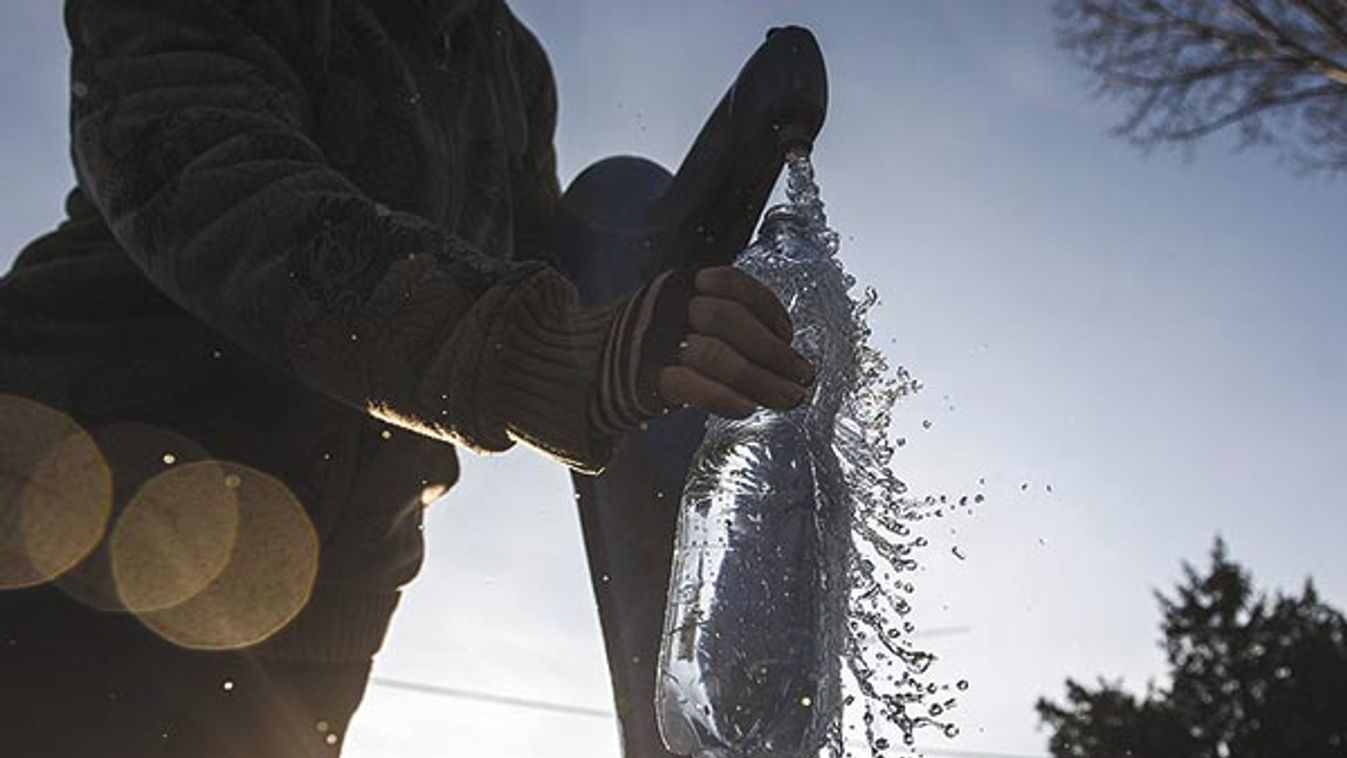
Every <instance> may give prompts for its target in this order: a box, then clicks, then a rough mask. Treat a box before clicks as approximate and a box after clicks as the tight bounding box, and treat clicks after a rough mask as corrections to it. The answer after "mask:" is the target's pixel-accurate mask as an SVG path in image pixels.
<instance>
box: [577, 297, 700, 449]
mask: <svg viewBox="0 0 1347 758" xmlns="http://www.w3.org/2000/svg"><path fill="white" fill-rule="evenodd" d="M691 296H692V275H691V273H690V272H688V271H684V270H673V271H666V272H664V273H662V274H660V275H659V276H657V277H655V279H654V280H652V281H651V282H650V284H648V285H646V286H645V287H644V288H642V289H641V291H640V292H638V293H636V295H635V296H633V297H632V298H631V299H630V300H629V301H627V304H626V305H625V306H624V307H623V308H622V310H621V311H619V312H618V314H617V317H616V318H615V319H614V320H613V326H612V330H611V332H610V333H609V335H608V340H607V342H606V344H605V345H604V350H603V361H602V365H601V367H600V373H599V390H598V394H597V396H596V402H595V403H594V404H593V405H592V406H591V413H590V424H591V425H592V426H593V427H594V428H595V429H597V430H599V431H600V432H601V433H604V434H620V433H622V432H624V431H629V430H631V429H635V428H637V427H639V426H640V425H641V424H642V423H644V422H646V421H648V420H650V419H651V418H654V417H655V416H658V415H660V414H662V413H664V412H665V411H667V410H668V409H669V406H668V404H667V403H666V402H665V401H664V399H663V398H662V397H660V394H659V381H658V377H659V372H660V370H661V369H663V368H664V367H666V366H672V365H675V364H676V363H677V362H678V346H679V343H680V342H681V341H682V340H683V339H684V337H685V336H686V334H687V330H688V324H687V306H688V300H689V298H691Z"/></svg>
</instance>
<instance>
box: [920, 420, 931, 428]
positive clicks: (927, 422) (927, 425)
mask: <svg viewBox="0 0 1347 758" xmlns="http://www.w3.org/2000/svg"><path fill="white" fill-rule="evenodd" d="M932 426H934V425H933V424H932V423H931V420H930V419H928V418H927V419H922V420H921V428H922V429H930V428H931V427H932Z"/></svg>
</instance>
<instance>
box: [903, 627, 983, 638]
mask: <svg viewBox="0 0 1347 758" xmlns="http://www.w3.org/2000/svg"><path fill="white" fill-rule="evenodd" d="M971 631H973V627H971V626H968V625H967V624H963V625H960V626H933V627H931V628H930V629H918V630H917V631H915V632H912V633H911V634H910V635H908V636H909V637H950V636H953V635H956V634H968V633H969V632H971Z"/></svg>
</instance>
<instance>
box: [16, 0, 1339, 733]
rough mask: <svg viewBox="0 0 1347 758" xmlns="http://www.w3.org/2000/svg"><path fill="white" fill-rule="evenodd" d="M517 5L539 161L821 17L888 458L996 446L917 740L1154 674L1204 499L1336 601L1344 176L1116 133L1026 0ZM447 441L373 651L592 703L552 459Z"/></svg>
mask: <svg viewBox="0 0 1347 758" xmlns="http://www.w3.org/2000/svg"><path fill="white" fill-rule="evenodd" d="M57 5H58V4H56V3H50V2H41V3H39V2H36V1H35V0H25V1H24V2H19V3H7V4H5V5H4V7H3V8H0V43H2V44H0V62H3V67H2V68H0V71H2V72H3V73H0V102H3V104H4V109H3V112H4V114H5V115H4V118H3V119H0V158H3V165H4V166H5V169H6V171H5V180H4V181H3V182H0V198H2V199H3V202H0V261H8V260H9V257H10V256H12V254H13V253H14V252H17V250H18V248H19V246H20V245H21V244H22V243H23V242H24V241H25V240H27V239H28V238H30V237H32V236H33V235H35V234H37V233H39V232H40V231H42V230H44V229H46V228H48V227H49V226H50V225H51V224H52V223H53V222H54V221H55V220H56V219H57V218H58V214H59V210H60V201H61V199H62V197H63V195H64V191H65V190H66V189H67V187H68V185H69V183H70V170H69V168H68V165H67V160H66V146H65V115H64V108H65V92H66V84H65V72H64V55H65V46H64V42H63V37H62V35H61V30H60V27H59V12H58V9H57ZM512 6H513V7H514V8H515V9H516V12H517V13H518V14H519V15H520V16H521V17H522V18H523V19H524V20H525V22H526V23H528V24H529V25H530V26H532V27H533V29H534V30H535V31H536V32H537V34H538V36H539V37H540V38H541V39H542V41H543V43H544V45H545V46H546V47H547V49H548V51H549V53H550V55H551V59H552V62H553V65H554V68H555V69H556V73H557V78H558V83H559V88H560V98H561V116H560V129H559V134H558V148H559V154H560V160H561V171H562V177H563V180H566V179H569V178H570V177H572V176H574V175H575V174H576V173H577V172H578V171H579V170H581V169H582V168H584V167H585V166H586V165H588V164H589V163H591V162H592V161H594V160H597V159H599V158H602V157H605V156H607V155H611V154H614V153H634V154H640V155H645V156H649V157H652V158H654V159H656V160H658V161H660V162H662V163H664V164H666V165H669V166H671V167H672V166H675V165H676V164H677V163H678V161H679V160H680V159H681V157H682V155H683V153H684V152H685V151H686V149H687V146H688V144H689V142H690V141H691V138H692V136H693V135H694V134H695V132H696V130H697V128H698V127H700V125H701V123H702V121H703V119H704V118H705V116H706V114H707V113H708V112H709V110H710V109H711V107H712V106H713V105H714V104H715V102H716V100H717V99H718V98H719V97H720V95H721V93H722V92H723V91H724V89H725V86H726V85H727V84H728V82H729V80H730V78H731V77H732V76H733V75H734V73H735V72H736V71H737V70H738V68H739V66H740V65H741V64H742V62H743V60H744V59H745V58H746V57H747V56H748V55H749V54H750V53H751V51H752V50H753V49H754V48H755V47H756V45H757V43H758V41H759V40H760V39H761V36H762V34H763V32H764V31H765V30H766V29H767V28H769V27H770V26H774V25H779V24H783V23H801V24H804V25H807V26H809V27H810V28H812V29H813V30H814V31H815V33H816V34H817V36H818V37H819V40H820V43H821V45H822V47H823V50H824V54H825V56H826V58H827V60H828V64H829V69H830V77H831V84H832V103H831V109H830V114H829V120H828V124H827V126H826V127H825V130H824V133H823V135H822V137H821V140H820V142H819V144H818V146H817V150H816V166H817V170H818V175H819V179H820V183H821V185H822V189H823V196H824V199H825V201H827V202H828V204H829V211H830V215H831V219H832V221H833V225H834V227H835V228H836V229H837V230H838V231H839V232H840V233H841V234H842V237H843V241H844V244H843V249H842V253H841V255H842V257H843V259H844V260H845V262H846V264H847V265H848V267H849V268H850V269H851V270H852V271H853V272H854V273H855V274H856V275H857V277H858V278H859V279H860V280H861V281H862V282H863V283H867V284H871V285H873V286H874V287H876V288H877V289H878V290H879V292H880V294H881V296H882V298H883V305H882V306H881V307H880V308H879V309H878V310H877V311H876V312H875V313H874V316H873V322H874V325H875V329H876V337H875V339H876V341H877V343H878V344H880V345H881V346H883V347H884V348H885V349H886V351H887V352H888V354H889V355H890V357H891V359H892V360H893V361H895V362H898V363H902V364H903V365H905V366H907V367H908V368H909V369H910V370H911V371H912V372H913V373H914V374H915V375H916V376H918V377H920V378H921V379H922V380H923V381H924V383H925V385H926V390H925V391H924V392H923V393H922V394H921V395H919V396H917V397H916V398H914V399H912V400H910V401H907V402H905V403H904V405H903V406H902V407H901V408H900V409H899V411H898V413H897V414H896V418H895V433H896V434H898V435H900V436H905V437H907V438H908V440H909V443H908V445H907V446H906V447H905V448H903V449H902V451H901V452H900V453H899V455H898V456H897V458H896V461H895V465H896V468H897V469H898V471H899V474H900V476H901V477H902V478H903V479H905V480H906V481H907V482H908V483H909V484H910V485H911V486H912V488H913V489H914V490H915V491H917V492H937V493H938V492H949V493H957V492H967V491H972V490H973V489H974V488H975V487H976V485H977V480H978V479H979V478H985V479H986V482H987V484H986V487H985V490H986V492H987V495H988V501H987V502H986V503H985V504H984V505H983V506H981V507H980V508H979V509H978V510H976V511H975V512H974V513H973V514H972V515H966V514H961V515H959V516H956V517H952V518H946V519H944V520H941V521H937V522H927V524H928V527H927V529H928V532H929V536H930V538H931V539H932V543H933V544H932V547H931V548H929V549H928V550H927V552H926V554H925V556H924V561H923V569H922V571H921V573H920V574H919V575H918V577H917V579H916V583H917V586H918V597H917V605H918V613H919V614H920V618H919V619H918V620H919V621H920V622H921V623H923V624H924V625H925V626H927V627H944V626H951V625H958V626H967V627H969V631H968V632H967V633H964V634H959V635H953V636H946V637H940V638H934V639H931V640H930V644H931V646H932V647H933V649H934V650H935V651H936V652H937V653H939V654H940V655H941V661H940V663H939V664H938V665H939V666H941V667H943V668H942V669H941V671H942V672H944V673H945V674H946V675H947V676H948V677H949V678H951V679H952V678H967V679H968V680H969V681H970V682H971V684H972V687H971V689H970V690H969V691H968V692H967V693H966V694H965V697H964V702H963V704H962V705H961V706H960V709H959V711H958V717H959V723H960V725H961V726H962V727H963V734H962V736H961V737H960V738H959V739H958V740H956V741H951V742H946V741H944V740H943V739H940V738H935V737H934V736H928V737H927V738H926V739H925V740H924V742H925V743H926V744H930V745H933V746H940V747H945V748H956V749H960V750H991V751H1002V752H1017V753H1024V754H1030V755H1032V754H1043V753H1044V744H1045V740H1046V736H1045V735H1044V734H1043V733H1040V732H1037V731H1036V729H1035V719H1034V716H1033V713H1032V703H1033V701H1034V699H1035V698H1036V697H1038V696H1039V695H1044V694H1049V695H1058V694H1060V692H1061V681H1062V679H1063V678H1064V677H1066V676H1068V675H1070V676H1076V677H1078V678H1086V679H1092V678H1093V677H1094V676H1095V675H1097V674H1102V675H1106V676H1109V677H1124V678H1125V680H1126V681H1127V682H1128V683H1129V684H1132V685H1134V686H1137V687H1140V686H1142V685H1143V684H1144V682H1145V681H1146V679H1148V678H1151V677H1156V676H1158V675H1160V673H1161V671H1162V667H1161V662H1162V660H1161V657H1160V652H1159V650H1158V649H1157V647H1156V645H1155V638H1156V635H1157V629H1156V623H1157V615H1156V614H1157V611H1156V609H1155V607H1154V602H1153V599H1152V597H1151V592H1152V590H1153V589H1156V588H1165V587H1167V586H1169V585H1170V584H1171V583H1172V582H1173V581H1174V580H1175V579H1176V578H1177V576H1178V574H1179V571H1178V564H1179V561H1181V560H1190V561H1201V560H1203V559H1204V557H1205V553H1206V551H1207V550H1208V548H1209V546H1210V543H1211V540H1212V538H1213V536H1214V535H1215V534H1216V533H1218V532H1219V533H1221V534H1223V535H1224V536H1225V537H1226V539H1227V540H1228V541H1229V543H1230V546H1231V550H1232V553H1233V555H1234V557H1235V558H1236V559H1237V560H1240V561H1242V562H1245V563H1246V564H1247V565H1249V566H1251V567H1252V568H1253V569H1254V572H1255V576H1256V578H1257V580H1258V581H1259V582H1260V584H1262V585H1264V586H1282V587H1288V588H1292V587H1298V586H1299V584H1300V582H1301V581H1303V579H1304V578H1305V577H1306V576H1308V575H1313V576H1314V577H1315V580H1316V582H1317V584H1318V585H1319V587H1320V589H1321V591H1322V592H1323V594H1324V596H1325V597H1326V598H1327V600H1328V601H1329V602H1330V603H1333V604H1335V605H1337V606H1338V607H1343V606H1345V605H1347V565H1345V564H1344V562H1343V561H1342V560H1341V557H1340V556H1341V540H1342V535H1343V534H1347V515H1345V514H1347V510H1345V509H1344V505H1347V503H1345V502H1344V499H1345V498H1344V495H1343V487H1342V482H1341V477H1340V471H1339V469H1341V468H1342V466H1343V464H1344V463H1347V402H1345V401H1344V397H1343V391H1342V389H1341V388H1342V387H1343V386H1344V379H1347V336H1344V335H1347V299H1344V298H1343V297H1342V291H1343V287H1344V284H1347V255H1344V252H1343V249H1342V248H1343V245H1342V219H1343V217H1344V214H1343V212H1342V197H1343V194H1342V193H1343V189H1344V185H1343V184H1342V183H1341V180H1339V181H1337V182H1334V181H1332V180H1329V179H1325V178H1322V177H1297V176H1295V175H1294V174H1293V173H1292V172H1291V171H1289V170H1288V169H1286V168H1284V167H1282V166H1280V165H1278V164H1277V162H1276V160H1275V157H1274V156H1273V155H1272V154H1270V153H1267V152H1247V153H1234V152H1232V151H1230V150H1229V145H1228V144H1227V143H1225V142H1222V141H1221V140H1219V139H1218V140H1215V141H1213V142H1211V143H1209V144H1206V145H1204V146H1203V147H1202V148H1201V149H1199V151H1198V152H1197V155H1196V157H1195V158H1194V159H1193V160H1191V161H1184V160H1183V159H1182V157H1181V156H1178V155H1174V154H1170V153H1157V154H1154V155H1151V156H1149V157H1146V156H1143V155H1141V154H1140V153H1138V152H1137V151H1135V150H1133V149H1132V148H1130V147H1128V146H1126V145H1124V144H1121V143H1120V142H1119V141H1117V140H1115V139H1113V138H1111V137H1109V136H1108V135H1107V129H1108V127H1109V126H1110V125H1111V124H1113V123H1115V122H1116V120H1117V118H1118V115H1119V112H1118V110H1117V108H1116V107H1115V106H1113V105H1111V104H1109V103H1106V102H1096V101H1091V100H1090V99H1089V98H1088V97H1087V96H1086V94H1085V88H1084V86H1083V77H1082V75H1081V74H1080V72H1079V71H1078V70H1076V69H1075V68H1073V67H1072V66H1071V65H1070V64H1069V62H1067V61H1066V60H1064V58H1063V57H1062V56H1061V55H1060V54H1059V53H1058V52H1057V51H1056V50H1055V49H1054V48H1053V46H1052V36H1051V27H1050V19H1049V18H1048V15H1047V11H1046V5H1045V4H1041V3H1038V2H1030V1H1028V0H1025V1H1023V2H1014V3H1010V2H1003V1H1000V0H954V1H952V2H935V1H934V0H930V1H927V2H896V1H895V2H881V1H879V0H874V1H872V2H863V1H860V0H857V1H855V2H848V3H845V4H842V3H825V2H822V1H821V0H809V1H805V0H771V1H768V0H740V1H738V2H734V3H725V2H712V1H711V0H686V1H685V2H681V3H654V2H622V1H620V0H568V2H566V3H555V2H546V1H545V0H517V1H516V2H513V3H512ZM923 420H930V421H931V422H932V424H931V428H930V429H929V430H925V429H923V428H922V421H923ZM465 464H466V467H465V474H464V477H463V483H462V486H460V487H459V488H457V489H456V490H455V491H454V492H452V493H451V494H450V495H449V496H448V497H447V498H446V499H444V500H442V501H440V502H439V503H437V504H436V505H435V506H433V507H432V509H431V511H430V514H429V517H428V522H429V524H428V531H427V534H428V539H429V555H428V560H427V564H426V567H425V569H424V571H423V573H422V576H421V577H420V578H419V579H418V580H417V581H416V582H415V583H414V584H413V585H412V586H411V587H410V588H409V592H408V596H407V598H406V600H405V601H404V604H403V607H402V609H401V610H400V612H399V616H398V618H397V619H396V621H395V625H394V629H393V632H392V634H391V636H390V639H389V641H388V644H387V646H386V648H385V651H384V653H383V654H382V655H381V657H380V659H379V662H378V672H379V674H380V675H382V676H386V677H393V678H400V679H413V680H417V681H426V682H434V683H439V684H443V685H446V686H450V687H459V688H467V689H476V690H484V691H488V692H493V693H499V694H504V695H513V696H519V697H531V698H539V699H544V700H551V701H557V702H565V703H571V704H576V705H583V706H589V707H595V708H600V709H602V708H607V707H609V706H608V703H607V699H606V698H607V682H606V674H605V671H604V662H603V657H602V648H601V643H600V640H599V637H598V625H597V620H596V619H595V617H594V612H593V608H592V602H591V600H590V598H589V590H588V583H587V579H586V577H585V566H584V559H583V553H582V551H581V545H580V533H579V527H578V523H577V521H576V518H575V514H574V504H573V502H572V500H571V496H570V493H569V485H568V482H567V478H566V476H565V474H564V472H563V471H562V470H561V469H560V468H558V467H557V466H555V465H552V464H549V463H547V462H545V461H542V460H540V459H539V458H537V457H536V456H535V455H534V454H532V453H530V452H528V451H523V450H521V451H518V452H513V453H510V454H508V455H505V456H502V457H498V458H491V459H474V460H465ZM1023 484H1028V485H1029V486H1028V488H1027V489H1023V490H1022V489H1021V486H1022V485H1023ZM1048 485H1052V492H1051V493H1049V492H1048V491H1047V490H1046V487H1047V486H1048ZM954 545H958V546H959V547H960V550H961V552H962V553H963V554H965V555H966V556H967V559H966V560H962V561H961V560H958V559H957V558H955V557H954V556H953V555H952V553H951V552H950V548H951V547H952V546H954ZM349 740H350V743H351V744H350V748H349V750H348V755H350V756H353V758H384V757H385V756H399V757H400V758H417V757H418V756H432V755H443V754H445V753H447V752H450V751H451V750H452V751H453V753H454V754H456V755H482V756H486V755H491V756H516V755H517V756H521V757H522V756H525V755H528V756H534V755H538V754H540V753H541V754H546V755H555V756H577V758H578V756H591V757H592V756H596V755H597V756H612V755H615V754H616V737H615V732H614V727H613V724H612V723H611V722H608V721H605V720H603V719H595V718H586V717H579V716H569V715H560V714H546V713H540V712H532V711H527V710H519V709H511V708H506V707H502V706H496V705H487V704H478V703H472V702H468V701H462V700H456V699H452V698H441V697H434V696H427V695H421V694H415V693H407V692H401V691H397V690H391V689H387V688H383V687H379V686H375V687H372V688H371V690H370V693H369V695H368V697H367V701H366V705H365V707H364V709H363V710H362V712H361V714H360V715H359V716H358V717H357V721H356V724H355V726H354V728H353V731H352V734H351V735H349Z"/></svg>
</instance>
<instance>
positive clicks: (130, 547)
mask: <svg viewBox="0 0 1347 758" xmlns="http://www.w3.org/2000/svg"><path fill="white" fill-rule="evenodd" d="M226 476H227V475H226V473H225V470H224V468H223V467H222V466H221V465H220V464H219V463H218V462H215V461H200V462H197V463H189V464H186V465H179V466H176V467H174V468H170V469H168V470H166V471H164V472H163V473H161V474H159V475H158V476H156V477H154V478H153V479H151V480H150V481H148V482H146V483H145V486H143V487H141V489H140V491H139V492H137V493H136V495H135V497H134V498H132V500H131V503H130V504H129V505H127V507H126V510H125V511H124V512H123V513H122V515H121V517H120V518H119V519H117V526H116V527H114V528H113V530H112V538H111V540H110V545H109V549H110V552H111V557H112V576H113V579H114V581H115V582H116V586H117V594H118V596H119V597H120V598H121V601H122V604H123V606H125V608H126V609H127V610H130V611H157V610H162V609H165V608H172V607H173V606H176V605H180V604H182V603H184V602H186V601H188V600H190V599H191V598H193V597H195V596H196V595H198V594H199V593H201V591H202V590H204V589H206V587H207V585H209V584H210V583H211V582H212V581H214V580H215V579H216V578H218V577H219V576H220V574H221V573H222V572H223V571H224V570H225V566H227V565H228V564H229V559H230V556H231V554H232V553H233V550H234V542H235V540H236V538H237V535H238V526H239V503H238V498H237V496H236V491H237V490H236V489H235V488H231V487H228V486H226V484H225V478H226Z"/></svg>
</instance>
